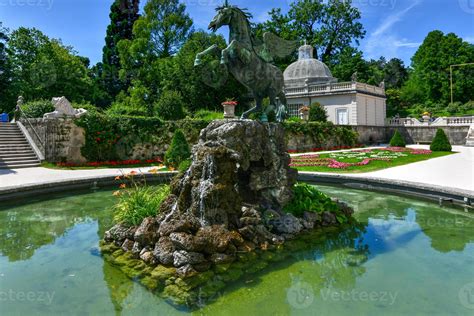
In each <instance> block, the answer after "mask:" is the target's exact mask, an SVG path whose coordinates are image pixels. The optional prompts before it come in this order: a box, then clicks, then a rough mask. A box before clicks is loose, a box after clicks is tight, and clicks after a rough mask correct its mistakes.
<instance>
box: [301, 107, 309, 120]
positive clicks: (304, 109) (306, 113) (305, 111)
mask: <svg viewBox="0 0 474 316" xmlns="http://www.w3.org/2000/svg"><path fill="white" fill-rule="evenodd" d="M300 118H301V119H302V120H303V121H306V122H307V121H309V107H308V106H303V107H302V108H301V109H300Z"/></svg>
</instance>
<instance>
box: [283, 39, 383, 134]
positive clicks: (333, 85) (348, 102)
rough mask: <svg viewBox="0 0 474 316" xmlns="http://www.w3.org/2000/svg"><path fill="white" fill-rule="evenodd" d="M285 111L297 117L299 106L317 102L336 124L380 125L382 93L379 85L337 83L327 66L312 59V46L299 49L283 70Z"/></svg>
mask: <svg viewBox="0 0 474 316" xmlns="http://www.w3.org/2000/svg"><path fill="white" fill-rule="evenodd" d="M284 77H285V90H286V97H287V99H288V114H289V115H290V116H299V109H300V108H301V107H303V106H309V105H311V104H312V103H314V102H319V103H320V104H322V105H323V106H324V108H325V109H326V112H327V113H328V120H329V121H331V122H333V123H334V124H338V125H369V126H383V125H384V124H385V116H386V104H385V100H386V96H385V89H384V88H383V85H382V86H381V87H376V86H371V85H368V84H365V83H360V82H357V81H356V79H355V80H354V81H353V82H340V83H338V82H337V79H336V78H334V77H333V76H332V74H331V71H330V70H329V68H328V67H327V66H326V65H325V64H324V63H322V62H321V61H319V60H317V59H315V58H313V47H312V46H310V45H304V46H301V47H300V48H299V57H298V61H296V62H294V63H293V64H291V65H290V66H288V68H287V69H286V70H285V72H284Z"/></svg>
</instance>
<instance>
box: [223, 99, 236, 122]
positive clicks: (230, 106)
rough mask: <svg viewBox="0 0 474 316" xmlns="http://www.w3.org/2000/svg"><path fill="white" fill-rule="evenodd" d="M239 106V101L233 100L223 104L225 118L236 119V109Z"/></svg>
mask: <svg viewBox="0 0 474 316" xmlns="http://www.w3.org/2000/svg"><path fill="white" fill-rule="evenodd" d="M237 104H238V103H237V101H232V100H229V101H225V102H222V107H223V108H224V118H226V119H233V118H235V107H236V106H237Z"/></svg>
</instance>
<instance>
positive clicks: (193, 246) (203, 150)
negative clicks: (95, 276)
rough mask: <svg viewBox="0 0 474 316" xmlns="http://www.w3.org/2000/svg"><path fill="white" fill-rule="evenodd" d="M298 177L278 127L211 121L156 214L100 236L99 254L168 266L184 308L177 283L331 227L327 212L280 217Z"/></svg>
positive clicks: (347, 211) (331, 218)
mask: <svg viewBox="0 0 474 316" xmlns="http://www.w3.org/2000/svg"><path fill="white" fill-rule="evenodd" d="M296 177H297V172H296V170H293V169H291V168H290V167H289V155H288V153H287V148H286V144H285V137H284V129H283V127H282V126H281V125H280V124H263V123H260V122H257V121H250V120H232V121H225V120H221V121H214V122H212V123H210V124H209V126H208V127H207V128H205V129H203V130H202V131H201V134H200V139H199V142H198V144H197V145H195V146H194V148H193V157H192V164H191V166H190V168H189V169H188V170H187V171H186V172H185V173H184V174H182V175H181V176H179V177H177V178H176V179H175V180H173V182H172V184H171V192H172V194H171V195H170V196H169V197H168V198H167V199H166V200H165V202H164V203H163V204H162V205H161V208H160V210H159V212H158V214H159V215H158V216H156V217H149V218H146V219H144V220H143V222H142V223H141V225H139V226H138V227H126V226H123V225H121V224H119V225H116V226H114V227H113V228H112V229H110V230H109V231H107V232H106V233H105V238H104V239H105V244H104V245H103V252H104V253H105V254H109V258H110V259H111V260H112V262H117V261H118V262H119V265H120V261H121V260H122V259H117V258H121V256H124V255H125V256H126V258H128V259H130V260H138V261H133V262H135V264H134V265H139V266H140V262H142V263H143V262H144V263H145V264H146V265H147V266H150V267H154V266H156V265H158V267H161V268H159V269H160V271H161V270H163V269H164V267H167V269H168V270H166V271H167V272H166V273H170V270H169V269H172V270H171V271H173V273H171V274H172V275H173V278H174V279H173V280H174V283H173V282H171V281H168V282H167V284H168V285H167V286H166V288H165V289H164V292H165V293H167V294H168V296H170V297H172V298H176V297H177V296H179V297H181V299H179V300H178V302H179V303H187V304H189V300H190V297H192V295H193V294H192V293H195V292H192V291H191V292H190V290H191V288H189V287H184V288H183V287H182V286H180V284H177V283H176V282H178V283H179V282H181V281H182V280H189V279H190V278H196V276H197V275H201V274H202V273H206V274H205V275H209V273H210V274H212V275H213V276H214V273H216V269H217V270H219V269H220V268H221V267H222V266H226V267H227V268H228V267H229V265H242V264H243V262H244V261H245V260H246V259H245V260H244V259H243V258H242V254H252V253H255V252H258V251H267V250H272V249H273V250H275V249H279V248H280V246H281V245H282V244H283V243H284V242H285V240H289V239H292V238H293V237H295V236H296V235H297V234H298V233H300V232H301V231H303V230H310V229H313V228H314V227H316V226H320V227H321V226H331V225H337V221H336V217H335V216H334V214H332V213H330V212H323V213H322V214H316V213H311V212H306V213H305V215H304V217H303V218H296V217H295V216H293V215H291V214H286V213H284V212H283V206H284V205H285V204H286V203H288V202H290V200H291V199H292V187H293V185H294V183H295V182H296ZM340 209H341V212H342V213H343V214H344V215H345V216H346V217H347V218H348V217H350V215H351V212H352V210H351V209H350V208H348V207H347V206H345V205H343V204H340ZM110 254H115V256H114V255H112V256H110ZM245 256H247V255H245ZM250 256H252V255H250ZM247 259H248V258H247ZM242 260H244V261H242ZM245 262H248V260H247V261H245ZM126 266H127V267H129V265H128V264H127V265H126ZM155 269H158V268H155ZM219 278H221V277H219ZM219 278H218V280H221V279H219ZM147 280H148V281H146V282H144V283H147V284H149V285H150V284H151V285H154V286H155V285H156V284H154V283H153V282H158V281H156V279H153V280H154V281H150V280H149V279H147ZM178 280H181V281H178ZM199 280H201V281H202V282H204V281H203V280H204V279H202V278H200V279H199ZM206 281H208V280H206ZM221 281H222V280H221ZM158 283H159V282H158ZM165 283H166V282H165ZM197 284H200V283H199V282H198V283H197ZM170 286H172V287H171V288H170ZM196 286H197V285H196ZM178 289H180V290H179V291H178ZM186 289H187V290H186ZM182 291H185V292H186V293H187V294H186V296H185V297H186V298H184V299H183V298H182V297H183V294H182ZM177 292H179V293H181V294H180V295H178V294H177ZM210 292H212V291H210ZM172 293H174V294H172Z"/></svg>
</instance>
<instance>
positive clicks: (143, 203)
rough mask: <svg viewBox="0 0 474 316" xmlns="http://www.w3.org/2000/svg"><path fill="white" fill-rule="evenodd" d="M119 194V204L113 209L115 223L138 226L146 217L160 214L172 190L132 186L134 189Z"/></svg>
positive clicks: (166, 187)
mask: <svg viewBox="0 0 474 316" xmlns="http://www.w3.org/2000/svg"><path fill="white" fill-rule="evenodd" d="M118 192H119V194H118V197H119V202H118V203H117V204H116V205H115V206H114V207H113V212H114V221H115V222H116V223H125V224H127V225H131V226H136V225H139V224H140V223H141V222H142V221H143V219H145V218H146V217H149V216H156V215H157V214H158V210H159V208H160V205H161V203H163V201H164V200H165V199H166V197H167V196H168V195H169V194H170V188H169V186H168V185H161V186H156V187H150V186H138V185H132V188H130V189H124V190H122V191H118Z"/></svg>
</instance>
